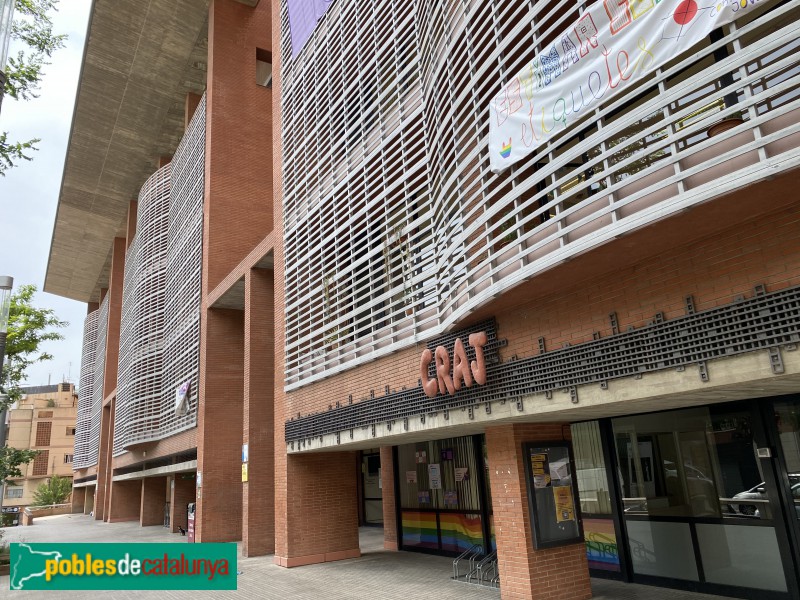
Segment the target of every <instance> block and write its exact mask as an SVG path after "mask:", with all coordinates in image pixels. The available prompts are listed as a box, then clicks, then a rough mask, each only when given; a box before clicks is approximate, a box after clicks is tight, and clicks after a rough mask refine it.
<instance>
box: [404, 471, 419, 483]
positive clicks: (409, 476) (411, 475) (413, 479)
mask: <svg viewBox="0 0 800 600" xmlns="http://www.w3.org/2000/svg"><path fill="white" fill-rule="evenodd" d="M406 483H417V472H416V471H406Z"/></svg>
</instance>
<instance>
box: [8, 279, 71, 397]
mask: <svg viewBox="0 0 800 600" xmlns="http://www.w3.org/2000/svg"><path fill="white" fill-rule="evenodd" d="M35 293H36V286H35V285H22V286H20V287H19V288H18V289H17V291H16V292H15V293H14V294H12V295H11V308H10V310H9V313H8V338H7V339H6V357H5V361H4V364H3V372H2V374H0V387H2V388H3V389H5V391H6V393H7V394H8V396H9V400H8V401H6V402H0V411H3V410H5V409H6V408H8V406H9V405H10V404H11V403H13V402H14V401H16V400H19V398H20V396H21V395H22V390H21V389H20V384H21V383H22V381H23V380H24V379H25V371H26V370H27V368H28V367H30V366H31V365H34V364H36V363H40V362H43V361H46V360H51V359H52V358H53V357H52V356H51V355H50V354H49V353H47V352H44V351H43V350H41V345H42V343H43V342H49V341H56V340H62V339H64V336H63V335H61V333H59V332H58V331H57V329H60V328H62V327H66V326H67V325H69V323H67V322H65V321H61V320H59V319H58V317H56V316H55V313H54V311H53V310H52V309H50V308H36V307H35V306H33V295H34V294H35Z"/></svg>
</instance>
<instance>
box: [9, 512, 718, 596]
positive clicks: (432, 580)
mask: <svg viewBox="0 0 800 600" xmlns="http://www.w3.org/2000/svg"><path fill="white" fill-rule="evenodd" d="M3 531H4V533H5V538H4V539H5V540H6V541H8V542H20V541H21V542H30V543H36V542H119V541H123V540H124V541H126V542H174V543H185V542H186V538H185V537H181V536H180V535H178V534H170V533H169V532H168V531H167V530H166V529H164V528H163V527H158V526H156V527H140V526H139V524H138V523H113V524H109V523H103V522H101V521H95V520H94V519H92V518H91V517H87V516H83V515H61V516H56V517H44V518H41V519H37V520H36V522H35V523H34V525H33V526H31V527H11V528H6V529H3ZM360 539H361V551H362V556H361V558H357V559H352V560H345V561H339V562H333V563H325V564H320V565H310V566H307V567H300V568H295V569H284V568H281V567H278V566H275V565H274V564H273V562H272V557H271V556H259V557H252V558H242V557H241V547H240V557H239V570H240V571H241V572H242V574H241V575H240V576H239V581H238V584H239V589H238V590H236V591H228V592H196V591H192V592H176V591H159V592H141V591H127V592H126V591H119V592H96V593H95V594H92V596H94V597H97V598H103V599H106V598H109V599H113V600H117V599H119V600H134V599H135V600H204V599H206V598H209V599H211V598H213V599H214V600H220V599H229V598H231V599H237V600H246V599H250V598H252V599H256V598H258V599H265V600H273V599H274V600H285V599H286V598H292V599H295V598H296V599H298V600H320V599H324V600H353V599H356V598H358V599H376V600H378V599H380V600H384V599H385V600H414V599H416V598H436V599H437V600H472V599H475V600H497V599H499V598H500V592H499V591H498V590H496V589H490V588H486V587H480V586H476V585H467V584H464V583H459V582H454V581H452V580H451V579H450V575H451V574H452V561H451V560H450V559H448V558H444V557H441V556H431V555H427V554H419V553H415V552H388V551H386V550H384V549H383V531H382V530H381V529H379V528H369V527H366V528H362V529H361V536H360ZM8 590H9V583H8V577H0V598H3V597H5V596H6V594H7V593H8ZM592 590H593V591H594V598H595V599H596V600H726V599H724V598H722V597H721V596H709V595H705V594H693V593H690V592H682V591H676V590H665V589H662V588H655V587H651V586H643V585H630V584H624V583H619V582H616V581H608V580H603V579H593V580H592ZM90 594H91V593H87V592H59V593H58V596H57V597H58V600H62V599H63V600H86V599H87V596H88V595H90ZM55 597H56V596H55V595H54V594H53V593H52V592H33V591H31V592H26V593H24V594H21V595H20V598H21V599H22V600H54V598H55Z"/></svg>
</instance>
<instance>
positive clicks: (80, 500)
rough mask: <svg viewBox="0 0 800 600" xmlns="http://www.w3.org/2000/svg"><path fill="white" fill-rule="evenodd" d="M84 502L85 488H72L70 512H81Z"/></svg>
mask: <svg viewBox="0 0 800 600" xmlns="http://www.w3.org/2000/svg"><path fill="white" fill-rule="evenodd" d="M85 504H86V488H85V487H79V488H72V512H73V513H82V512H83V506H84V505H85Z"/></svg>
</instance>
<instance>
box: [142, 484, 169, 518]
mask: <svg viewBox="0 0 800 600" xmlns="http://www.w3.org/2000/svg"><path fill="white" fill-rule="evenodd" d="M166 485H167V478H166V477H145V478H144V479H142V497H141V509H140V511H139V525H141V526H142V527H147V526H149V525H163V524H164V504H165V503H166V501H167V488H166Z"/></svg>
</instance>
